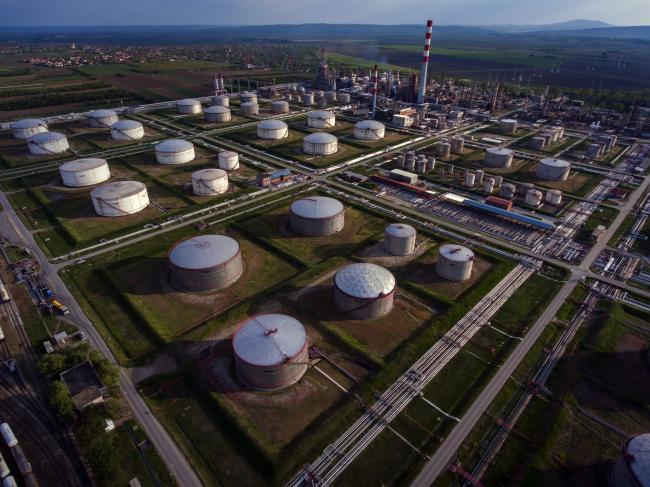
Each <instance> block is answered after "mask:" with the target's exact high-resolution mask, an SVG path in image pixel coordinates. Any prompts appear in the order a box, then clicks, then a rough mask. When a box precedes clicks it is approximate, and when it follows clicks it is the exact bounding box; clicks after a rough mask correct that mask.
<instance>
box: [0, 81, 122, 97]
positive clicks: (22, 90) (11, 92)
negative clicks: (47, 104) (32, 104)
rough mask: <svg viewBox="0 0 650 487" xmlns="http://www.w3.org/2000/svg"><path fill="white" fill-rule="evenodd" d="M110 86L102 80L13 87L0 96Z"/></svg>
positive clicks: (41, 93)
mask: <svg viewBox="0 0 650 487" xmlns="http://www.w3.org/2000/svg"><path fill="white" fill-rule="evenodd" d="M110 87H111V85H109V84H108V83H104V82H103V81H93V82H90V83H80V84H75V85H64V86H54V87H51V88H14V89H7V90H2V91H0V98H10V97H12V96H32V95H46V94H51V93H68V92H70V91H86V90H100V89H103V88H110Z"/></svg>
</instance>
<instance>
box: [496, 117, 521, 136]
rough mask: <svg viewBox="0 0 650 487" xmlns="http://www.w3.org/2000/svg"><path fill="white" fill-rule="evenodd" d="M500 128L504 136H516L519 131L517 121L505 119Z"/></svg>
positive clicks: (500, 123)
mask: <svg viewBox="0 0 650 487" xmlns="http://www.w3.org/2000/svg"><path fill="white" fill-rule="evenodd" d="M499 128H500V129H501V132H503V133H504V134H514V133H515V132H516V131H517V120H515V119H513V118H504V119H503V120H501V121H500V122H499Z"/></svg>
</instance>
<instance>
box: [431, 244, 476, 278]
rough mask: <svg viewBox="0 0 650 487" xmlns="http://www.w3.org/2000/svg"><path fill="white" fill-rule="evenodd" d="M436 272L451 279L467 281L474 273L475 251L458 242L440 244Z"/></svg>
mask: <svg viewBox="0 0 650 487" xmlns="http://www.w3.org/2000/svg"><path fill="white" fill-rule="evenodd" d="M439 253H440V256H439V258H438V262H436V272H437V273H438V274H439V275H440V276H441V277H443V278H445V279H447V280H449V281H456V282H460V281H465V280H467V279H469V278H470V276H471V275H472V267H473V266H474V252H472V251H471V250H470V249H468V248H467V247H463V246H462V245H456V244H445V245H441V246H440V250H439Z"/></svg>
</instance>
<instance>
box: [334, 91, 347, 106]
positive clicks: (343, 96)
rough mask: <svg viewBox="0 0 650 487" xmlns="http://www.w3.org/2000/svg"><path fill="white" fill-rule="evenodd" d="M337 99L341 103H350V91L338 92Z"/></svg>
mask: <svg viewBox="0 0 650 487" xmlns="http://www.w3.org/2000/svg"><path fill="white" fill-rule="evenodd" d="M336 101H337V102H339V103H350V93H341V92H338V93H337V94H336Z"/></svg>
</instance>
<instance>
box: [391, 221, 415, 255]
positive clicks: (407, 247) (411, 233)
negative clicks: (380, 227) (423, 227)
mask: <svg viewBox="0 0 650 487" xmlns="http://www.w3.org/2000/svg"><path fill="white" fill-rule="evenodd" d="M416 236H417V232H416V231H415V228H413V227H412V226H411V225H405V224H404V223H391V224H390V225H388V226H387V227H386V229H385V230H384V250H385V251H386V252H387V253H389V254H391V255H411V254H412V253H413V252H415V239H416Z"/></svg>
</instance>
